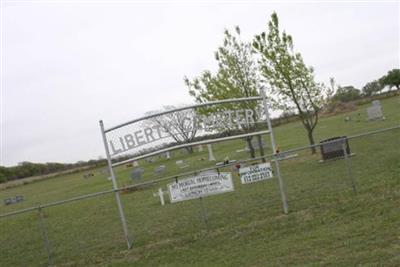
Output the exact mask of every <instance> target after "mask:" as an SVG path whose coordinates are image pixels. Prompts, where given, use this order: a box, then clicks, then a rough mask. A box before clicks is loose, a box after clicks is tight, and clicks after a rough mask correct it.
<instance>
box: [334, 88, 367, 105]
mask: <svg viewBox="0 0 400 267" xmlns="http://www.w3.org/2000/svg"><path fill="white" fill-rule="evenodd" d="M360 96H361V92H360V90H358V89H357V88H355V87H354V86H352V85H348V86H343V87H342V86H340V87H339V88H338V89H337V91H336V93H335V95H334V96H333V99H334V100H337V101H341V102H349V101H354V100H356V99H359V98H360Z"/></svg>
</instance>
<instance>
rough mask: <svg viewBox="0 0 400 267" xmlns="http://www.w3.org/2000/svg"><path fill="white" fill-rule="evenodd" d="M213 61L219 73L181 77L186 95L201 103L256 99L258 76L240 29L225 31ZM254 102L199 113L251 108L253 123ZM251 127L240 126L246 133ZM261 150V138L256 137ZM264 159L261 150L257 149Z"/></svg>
mask: <svg viewBox="0 0 400 267" xmlns="http://www.w3.org/2000/svg"><path fill="white" fill-rule="evenodd" d="M215 59H216V60H217V62H218V71H217V73H216V74H212V73H211V72H210V71H204V72H203V73H202V74H201V75H200V76H199V77H196V78H194V79H193V80H189V79H188V78H187V77H185V78H184V81H185V84H186V85H187V87H188V88H189V93H190V95H192V96H193V97H194V98H195V100H196V102H198V103H203V102H208V101H214V100H222V99H228V98H240V97H251V96H258V95H259V94H258V88H257V86H258V83H259V73H258V67H257V63H256V61H255V59H254V55H253V53H252V47H251V44H250V43H246V42H244V41H242V40H241V36H240V28H239V27H238V26H237V27H236V28H235V31H234V32H233V33H231V32H229V31H228V30H225V32H224V41H223V45H222V46H220V47H219V48H218V50H217V51H216V52H215ZM256 108H257V103H256V102H254V101H252V102H242V103H232V104H224V105H223V106H215V107H214V108H208V109H203V110H202V111H201V112H204V113H207V112H214V111H216V110H217V109H218V110H229V109H252V110H253V114H254V117H255V118H254V120H255V121H257V117H256V116H257V112H256ZM253 128H254V125H248V124H243V125H242V129H243V130H244V131H246V132H249V131H251V130H252V129H253ZM257 138H258V143H259V145H260V147H261V143H262V140H261V136H259V137H257ZM251 139H252V138H251V137H249V138H247V139H246V141H247V143H248V147H249V149H250V154H251V157H255V152H254V148H253V145H252V143H251ZM260 153H261V154H262V156H263V153H264V152H263V150H262V149H260Z"/></svg>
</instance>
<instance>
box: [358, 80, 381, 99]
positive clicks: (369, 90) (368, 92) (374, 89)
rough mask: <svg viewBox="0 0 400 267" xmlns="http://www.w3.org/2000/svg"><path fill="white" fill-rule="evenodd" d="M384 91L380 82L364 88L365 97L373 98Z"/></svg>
mask: <svg viewBox="0 0 400 267" xmlns="http://www.w3.org/2000/svg"><path fill="white" fill-rule="evenodd" d="M382 89H383V86H382V84H381V83H380V82H379V81H378V80H375V81H372V82H369V83H367V84H366V85H365V86H364V87H363V88H362V92H363V94H364V95H365V96H372V95H374V94H377V93H379V91H381V90H382Z"/></svg>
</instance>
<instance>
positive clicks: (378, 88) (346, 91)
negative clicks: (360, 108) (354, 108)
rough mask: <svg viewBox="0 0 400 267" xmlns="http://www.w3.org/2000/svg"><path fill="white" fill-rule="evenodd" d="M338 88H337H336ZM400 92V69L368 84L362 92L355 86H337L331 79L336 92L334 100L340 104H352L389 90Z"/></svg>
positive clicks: (332, 87) (333, 89)
mask: <svg viewBox="0 0 400 267" xmlns="http://www.w3.org/2000/svg"><path fill="white" fill-rule="evenodd" d="M335 87H336V88H335ZM393 88H394V90H397V91H400V69H392V70H390V71H389V72H388V73H387V74H386V75H384V76H382V77H381V78H379V79H377V80H373V81H371V82H368V83H367V84H366V85H365V86H364V87H363V88H362V89H361V90H360V89H357V88H355V87H354V86H351V85H350V86H335V84H334V80H333V79H331V89H332V91H334V95H333V97H332V100H334V101H340V102H350V101H354V100H357V99H360V98H362V97H370V96H374V95H378V94H380V93H382V92H383V91H384V89H387V90H388V91H389V92H390V91H393Z"/></svg>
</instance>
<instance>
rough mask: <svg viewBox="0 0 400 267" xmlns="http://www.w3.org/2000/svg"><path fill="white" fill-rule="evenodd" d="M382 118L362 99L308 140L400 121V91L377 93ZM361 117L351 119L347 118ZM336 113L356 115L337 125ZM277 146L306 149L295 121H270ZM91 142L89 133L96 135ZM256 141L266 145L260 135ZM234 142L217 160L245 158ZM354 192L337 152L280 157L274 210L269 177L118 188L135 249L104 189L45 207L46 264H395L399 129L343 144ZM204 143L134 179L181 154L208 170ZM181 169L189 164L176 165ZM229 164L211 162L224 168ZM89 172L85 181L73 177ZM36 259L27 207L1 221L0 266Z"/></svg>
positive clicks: (85, 189) (62, 184) (69, 180)
mask: <svg viewBox="0 0 400 267" xmlns="http://www.w3.org/2000/svg"><path fill="white" fill-rule="evenodd" d="M381 103H382V106H383V112H384V115H385V116H386V120H384V121H372V122H368V121H366V112H365V108H366V107H367V106H366V105H364V106H359V107H358V110H357V111H355V112H351V113H346V114H340V115H337V116H332V117H326V118H322V119H321V121H320V123H319V124H318V126H317V129H316V133H315V137H316V140H318V141H319V140H321V139H324V138H328V137H332V136H338V135H347V136H350V135H353V134H357V133H362V132H366V131H371V130H376V129H381V128H387V127H391V126H395V125H399V124H400V112H399V111H400V97H399V96H397V97H392V98H389V99H385V100H382V101H381ZM358 113H360V116H358ZM346 116H352V117H353V118H357V117H360V118H361V120H360V121H356V120H352V121H350V122H345V120H344V118H345V117H346ZM274 132H275V137H276V140H277V143H278V145H279V147H280V148H281V150H282V151H284V150H287V149H290V148H295V147H299V146H303V145H307V138H306V135H305V131H304V130H303V128H302V125H301V123H300V122H293V123H290V124H286V125H282V126H279V127H276V128H275V129H274ZM98 138H100V136H99V137H98ZM264 138H265V141H266V143H267V144H269V139H268V136H265V137H264ZM244 146H245V143H244V142H243V141H241V140H235V141H229V142H224V143H219V144H216V145H214V152H215V153H214V154H215V156H216V158H217V160H219V161H221V160H222V159H223V158H225V157H226V156H229V157H230V158H231V159H245V158H247V157H248V155H247V154H246V153H245V152H240V153H237V152H236V150H238V149H243V148H244ZM350 147H351V151H352V152H354V153H356V155H355V156H354V157H352V158H351V166H352V172H353V175H354V178H355V180H356V185H357V190H358V194H354V192H353V191H352V188H351V181H350V178H349V176H348V169H347V165H346V162H345V161H344V160H336V161H331V162H326V163H320V162H319V159H320V155H319V154H317V155H311V154H310V151H309V150H304V151H300V152H298V154H299V156H298V157H296V158H294V159H290V160H286V161H282V162H281V171H282V177H283V180H284V183H285V188H286V192H287V196H288V202H289V211H290V212H289V214H288V215H283V212H282V205H281V200H280V195H279V192H278V185H277V180H276V179H275V178H274V179H271V180H267V181H263V182H258V183H254V184H248V185H242V184H240V180H239V177H238V176H237V174H234V175H233V179H234V185H235V191H234V192H230V193H225V194H221V195H215V196H210V197H207V198H205V199H203V204H204V205H205V208H206V211H207V216H208V223H207V224H206V223H205V222H204V220H203V214H202V209H201V203H200V201H199V200H190V201H184V202H179V203H175V204H170V203H167V205H166V206H164V207H162V206H161V205H160V203H159V200H158V199H157V198H155V197H153V192H156V191H157V189H158V187H163V188H164V189H165V185H166V184H167V182H163V183H161V184H158V185H154V186H152V187H150V188H147V189H145V190H140V191H134V192H131V193H126V194H122V195H121V196H122V201H123V205H124V210H125V213H126V217H127V222H128V228H129V232H130V235H131V238H132V240H133V243H134V246H133V248H132V249H130V250H128V249H127V248H126V243H125V240H124V238H123V231H122V227H121V223H120V220H119V215H118V211H117V206H116V203H115V197H114V195H113V194H108V195H104V196H101V197H97V198H92V199H87V200H83V201H79V202H73V203H69V204H65V205H61V206H54V207H49V208H46V209H44V214H45V219H44V221H45V224H46V227H47V230H48V235H49V239H50V244H51V250H52V251H51V252H52V260H53V263H54V265H56V266H94V265H96V266H287V265H290V266H320V265H331V266H355V265H362V266H364V265H366V266H400V252H399V251H400V152H399V148H400V130H393V131H389V132H385V133H381V134H377V135H371V136H367V137H362V138H358V139H353V140H351V141H350ZM202 157H205V158H207V151H206V149H205V150H204V151H203V152H201V153H199V152H195V153H194V154H192V155H180V154H179V153H175V155H174V158H173V159H171V160H166V159H157V161H156V162H155V163H152V164H149V163H145V162H144V161H140V163H139V164H140V165H141V166H142V167H143V168H144V169H145V173H144V179H143V181H147V180H151V179H155V178H160V177H162V176H160V175H158V176H157V175H155V174H154V172H153V170H154V168H155V167H156V166H158V165H161V164H163V165H166V166H167V171H166V172H165V173H164V174H163V176H169V175H173V174H176V173H179V172H182V170H181V169H179V168H178V167H177V166H176V164H175V161H176V160H178V159H185V160H186V161H187V162H188V163H189V164H190V166H191V167H190V168H192V169H200V168H205V167H210V165H211V164H213V163H210V162H208V161H207V160H205V161H202V160H200V159H201V158H202ZM184 170H185V171H188V169H184ZM229 170H230V168H226V169H222V171H229ZM87 172H94V173H95V176H94V177H91V178H88V179H84V178H83V174H84V173H87ZM130 172H131V168H126V167H125V166H121V167H118V168H117V177H118V183H119V185H120V186H121V185H126V184H128V183H130V178H129V175H130ZM106 177H107V175H106V174H104V173H103V172H102V169H98V170H91V171H86V172H82V173H75V174H70V175H65V176H59V177H56V178H52V179H48V180H44V181H40V182H35V183H32V184H28V185H24V186H19V187H14V188H10V189H7V190H3V191H0V200H3V199H4V198H7V197H13V196H16V195H24V197H25V201H24V202H22V203H19V204H15V205H10V206H4V205H2V206H0V213H1V214H3V213H6V212H10V211H13V210H16V209H23V208H27V207H31V206H34V205H38V204H40V203H47V202H51V201H57V200H62V199H65V198H71V197H75V196H79V195H82V194H88V193H94V192H97V191H101V190H108V189H111V187H112V186H111V182H110V181H108V180H107V179H106ZM46 264H47V255H46V251H45V249H44V243H43V236H42V234H41V232H40V228H39V221H38V213H37V212H30V213H25V214H20V215H16V216H13V217H8V218H0V266H45V265H46Z"/></svg>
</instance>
